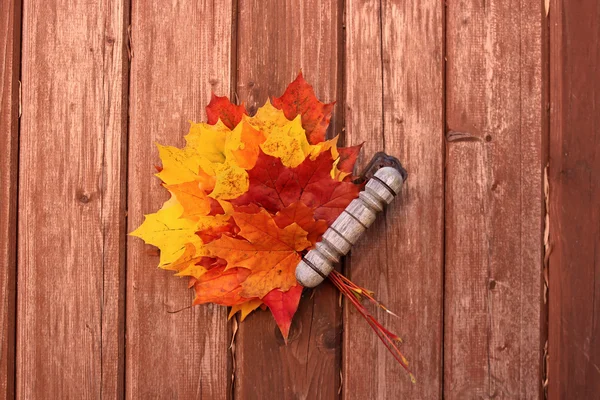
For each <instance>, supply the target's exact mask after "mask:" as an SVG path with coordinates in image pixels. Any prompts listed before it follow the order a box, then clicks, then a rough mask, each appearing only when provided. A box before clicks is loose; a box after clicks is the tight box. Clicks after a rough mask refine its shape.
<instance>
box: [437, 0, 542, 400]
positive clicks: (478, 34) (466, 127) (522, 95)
mask: <svg viewBox="0 0 600 400" xmlns="http://www.w3.org/2000/svg"><path fill="white" fill-rule="evenodd" d="M542 15H543V4H542V2H528V1H508V2H507V1H500V0H491V1H486V2H448V7H447V18H446V23H447V25H446V26H447V33H446V43H447V68H446V74H447V75H446V78H447V85H446V115H447V128H448V131H447V133H446V140H447V158H446V179H447V181H446V270H445V275H446V288H445V331H444V332H445V333H444V367H445V368H444V398H447V399H464V398H492V397H493V398H527V399H531V398H539V397H540V394H541V393H540V388H541V384H540V383H541V368H540V366H541V353H542V352H541V348H542V346H543V343H542V340H541V330H542V329H541V326H540V325H541V322H540V318H541V303H542V300H541V298H542V297H541V295H540V293H541V290H542V289H541V287H542V259H543V250H542V243H543V242H542V234H543V225H542V224H543V213H544V210H543V201H544V197H543V179H542V177H543V168H544V166H545V163H546V160H545V150H544V144H545V143H546V140H545V138H544V137H543V115H545V107H543V106H542V100H543V98H544V97H543V94H542V47H543V44H542Z"/></svg>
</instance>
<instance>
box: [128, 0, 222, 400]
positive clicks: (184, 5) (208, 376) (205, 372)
mask: <svg viewBox="0 0 600 400" xmlns="http://www.w3.org/2000/svg"><path fill="white" fill-rule="evenodd" d="M231 23H232V5H231V3H227V4H224V3H215V2H211V1H198V2H195V1H194V2H175V1H172V2H154V3H153V4H144V3H139V2H134V3H133V8H132V23H131V31H132V43H131V52H132V57H133V58H132V61H131V62H132V66H131V87H130V88H131V89H130V90H131V96H130V123H129V188H128V203H129V209H128V215H129V231H132V230H134V229H135V228H137V227H138V226H139V225H140V224H141V223H142V221H143V215H144V214H150V213H153V212H156V211H157V210H158V209H159V208H160V207H161V205H162V203H163V202H164V201H165V200H167V198H168V193H167V191H166V189H164V188H163V187H161V185H160V181H159V179H158V178H156V177H154V176H153V174H154V173H155V169H154V166H155V165H160V159H159V157H158V151H157V148H156V145H155V144H156V143H160V144H163V145H169V146H178V147H182V146H183V144H184V140H183V136H184V135H185V134H187V132H188V129H189V122H188V121H204V120H206V115H205V112H204V107H205V106H206V105H207V104H208V102H209V100H210V94H211V91H214V92H215V93H229V90H230V64H231V59H230V57H231V46H232V43H231V31H232V25H231ZM158 261H159V257H158V253H157V252H156V249H155V248H153V247H152V246H146V245H144V244H143V241H142V240H141V239H138V238H134V237H130V238H129V239H128V250H127V321H126V329H127V347H126V349H127V353H126V359H127V366H126V371H127V372H126V385H127V388H126V394H127V398H130V399H137V398H147V397H149V396H150V397H158V398H172V397H176V398H180V399H192V398H194V399H197V398H202V399H224V398H226V397H227V393H228V382H229V381H230V379H231V378H230V371H229V365H228V344H229V343H228V336H229V333H228V328H227V313H226V309H225V307H221V306H216V305H202V306H197V307H192V308H187V309H186V307H188V306H190V305H191V303H192V300H193V291H192V290H189V289H187V283H188V280H187V279H185V278H178V277H175V276H173V272H171V271H164V270H159V269H158V268H157V265H158ZM177 310H182V311H179V312H176V313H172V312H173V311H177Z"/></svg>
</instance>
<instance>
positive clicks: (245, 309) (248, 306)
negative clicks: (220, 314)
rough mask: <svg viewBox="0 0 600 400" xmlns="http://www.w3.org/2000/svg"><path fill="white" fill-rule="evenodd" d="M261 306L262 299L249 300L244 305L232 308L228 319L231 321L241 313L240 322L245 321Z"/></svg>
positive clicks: (235, 305) (236, 305)
mask: <svg viewBox="0 0 600 400" xmlns="http://www.w3.org/2000/svg"><path fill="white" fill-rule="evenodd" d="M261 305H263V302H262V300H261V299H249V300H247V301H246V302H244V303H241V304H234V305H233V306H231V310H230V311H229V317H227V319H231V317H233V316H234V315H235V314H237V313H238V312H239V313H241V314H242V315H241V317H240V321H243V320H245V319H246V317H247V316H248V315H249V314H250V313H251V312H252V311H254V310H256V309H257V308H258V307H260V306H261Z"/></svg>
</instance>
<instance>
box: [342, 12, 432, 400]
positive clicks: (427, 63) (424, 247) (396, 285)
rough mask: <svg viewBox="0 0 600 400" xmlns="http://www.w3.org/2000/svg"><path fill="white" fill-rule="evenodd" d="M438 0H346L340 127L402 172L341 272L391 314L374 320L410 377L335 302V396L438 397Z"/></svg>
mask: <svg viewBox="0 0 600 400" xmlns="http://www.w3.org/2000/svg"><path fill="white" fill-rule="evenodd" d="M442 17H443V3H442V2H440V1H436V0H432V1H429V0H427V1H420V2H418V3H417V2H415V3H411V2H405V1H382V2H379V1H355V0H347V1H346V55H347V57H346V69H345V70H346V79H345V85H346V89H345V90H346V130H347V138H348V144H358V143H361V142H363V141H364V142H365V145H364V148H363V149H364V150H363V155H362V157H361V159H360V164H361V167H362V166H364V165H365V162H367V161H369V160H370V158H371V157H372V156H373V154H374V153H375V152H377V151H381V150H384V151H386V152H387V153H388V154H391V155H394V156H396V157H398V158H399V159H400V160H401V161H402V163H403V164H404V166H405V167H406V169H407V170H408V173H409V178H408V180H407V182H406V185H405V186H404V187H403V189H402V193H401V195H400V196H398V198H397V199H396V200H394V202H393V203H392V205H391V206H390V207H388V209H387V210H386V212H384V213H382V215H380V216H379V217H378V218H379V219H378V220H377V221H376V222H375V224H374V225H373V226H372V227H371V228H369V231H368V232H367V233H366V234H365V235H364V237H363V238H361V240H360V241H359V242H358V243H357V244H356V245H355V247H354V249H353V250H352V252H351V256H350V257H349V260H348V261H349V262H348V263H347V268H346V272H347V274H348V275H349V277H350V278H351V279H352V280H353V281H354V282H355V283H357V284H359V285H361V286H364V287H366V288H368V289H371V290H374V291H375V292H376V295H377V297H378V298H379V299H380V300H381V301H383V302H384V303H385V304H386V306H388V307H389V308H390V309H391V310H392V311H394V312H395V313H397V314H398V315H399V318H394V317H391V316H389V315H386V314H385V313H383V312H381V313H377V314H376V316H377V317H378V318H379V319H380V320H381V321H382V322H383V323H384V325H386V326H387V327H389V328H390V329H391V330H392V331H394V332H396V333H398V334H399V335H400V336H401V337H402V338H403V339H404V340H405V344H404V345H402V346H401V349H402V350H403V352H404V353H405V355H406V356H407V358H408V359H409V361H410V366H411V368H412V370H413V371H414V374H415V375H416V379H417V383H416V384H412V383H411V381H410V379H409V377H408V374H406V373H405V372H404V370H403V369H402V367H401V366H400V365H398V364H397V363H396V361H395V360H394V359H393V358H392V356H391V355H390V354H389V353H388V351H387V350H386V348H385V347H384V345H383V344H382V343H380V342H379V339H378V338H377V336H376V335H375V333H374V332H373V331H372V330H371V329H370V328H369V326H368V324H367V323H366V322H365V321H364V320H363V319H362V318H361V317H360V316H359V314H358V313H357V312H355V311H354V309H352V306H351V305H350V304H349V303H345V306H344V340H343V351H342V353H343V367H342V369H343V371H344V380H343V398H345V399H398V398H422V399H435V398H441V385H442V383H441V382H442V369H441V368H442V363H441V350H442V347H441V343H442V304H443V303H442V294H443V281H442V277H443V275H442V267H443V207H444V203H443V190H444V186H443V157H444V148H443V127H444V125H443V81H442V78H443V76H442V75H443V70H442V68H443V29H442V28H443V26H442V21H443V18H442Z"/></svg>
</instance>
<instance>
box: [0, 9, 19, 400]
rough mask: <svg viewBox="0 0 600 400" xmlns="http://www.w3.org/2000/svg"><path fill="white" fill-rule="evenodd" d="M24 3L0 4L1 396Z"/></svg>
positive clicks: (12, 283)
mask: <svg viewBox="0 0 600 400" xmlns="http://www.w3.org/2000/svg"><path fill="white" fill-rule="evenodd" d="M20 61H21V2H20V1H3V2H1V3H0V149H2V151H3V154H4V156H3V160H4V162H3V166H2V168H1V169H0V182H2V185H0V399H9V398H13V397H14V394H15V323H16V289H17V288H16V279H17V277H16V271H17V260H16V256H17V176H18V174H17V173H18V168H19V166H18V145H19V73H20V69H21V68H20Z"/></svg>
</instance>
